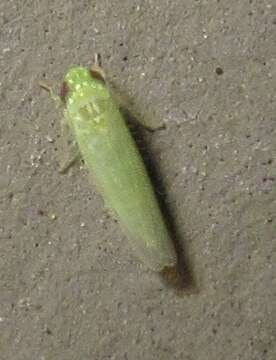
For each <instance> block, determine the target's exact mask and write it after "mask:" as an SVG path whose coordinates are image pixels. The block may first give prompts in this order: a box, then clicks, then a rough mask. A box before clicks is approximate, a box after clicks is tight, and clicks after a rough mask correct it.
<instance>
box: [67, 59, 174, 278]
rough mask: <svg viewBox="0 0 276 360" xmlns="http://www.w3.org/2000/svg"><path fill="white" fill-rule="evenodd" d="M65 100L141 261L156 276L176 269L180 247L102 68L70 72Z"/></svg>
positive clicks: (97, 178)
mask: <svg viewBox="0 0 276 360" xmlns="http://www.w3.org/2000/svg"><path fill="white" fill-rule="evenodd" d="M61 98H62V100H63V101H64V104H65V109H64V117H65V121H66V123H67V124H68V125H69V128H70V129H71V131H72V133H73V136H74V138H75V140H76V142H77V145H78V148H79V151H80V154H81V156H82V158H83V160H84V162H85V164H86V167H87V169H88V170H89V173H90V174H91V176H92V179H93V182H94V183H95V186H96V188H97V190H98V192H99V193H100V194H101V196H102V198H103V200H104V203H105V205H106V207H107V208H109V209H110V210H111V212H112V213H113V214H114V215H115V217H116V218H117V219H118V221H119V223H120V225H121V227H122V229H123V230H124V232H125V234H126V235H127V237H128V239H129V241H130V244H131V246H132V248H133V250H134V252H135V253H136V255H137V257H138V258H139V259H140V260H141V261H142V262H143V263H144V264H145V265H146V266H147V267H148V268H149V269H151V270H154V271H160V272H161V271H162V270H164V269H166V268H174V267H175V265H176V263H177V257H176V252H175V248H174V245H173V243H172V240H171V237H170V234H169V232H168V229H167V227H166V224H165V222H164V219H163V216H162V214H161V211H160V208H159V205H158V201H157V199H156V197H155V193H154V190H153V187H152V184H151V181H150V179H149V176H148V174H147V172H146V169H145V166H144V163H143V161H142V158H141V156H140V153H139V151H138V149H137V146H136V144H135V142H134V140H133V138H132V136H131V134H130V131H129V129H128V127H127V124H126V122H125V120H124V118H123V116H122V114H121V113H120V110H119V107H118V106H117V104H116V103H115V101H114V99H113V97H112V95H111V93H110V91H109V89H108V87H107V85H106V83H105V76H104V73H103V70H102V68H100V67H99V66H98V65H94V66H93V67H92V68H91V69H90V70H89V69H87V68H84V67H73V68H71V69H69V71H68V72H67V73H66V75H65V78H64V83H63V86H62V90H61Z"/></svg>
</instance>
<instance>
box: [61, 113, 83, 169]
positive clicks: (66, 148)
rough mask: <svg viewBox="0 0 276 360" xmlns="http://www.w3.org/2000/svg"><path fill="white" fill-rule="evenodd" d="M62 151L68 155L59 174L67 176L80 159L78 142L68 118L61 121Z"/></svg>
mask: <svg viewBox="0 0 276 360" xmlns="http://www.w3.org/2000/svg"><path fill="white" fill-rule="evenodd" d="M60 126H61V136H60V139H61V146H60V147H61V150H62V153H63V154H64V153H65V154H67V155H66V158H63V159H61V161H60V168H59V172H60V173H61V174H65V173H66V172H67V171H68V170H69V169H70V167H71V166H73V165H74V164H75V163H76V162H77V161H78V160H79V159H80V158H81V155H80V152H79V149H78V146H77V143H76V141H75V140H74V137H73V134H72V132H71V129H70V124H69V120H68V118H67V117H66V113H65V117H64V119H62V120H61V124H60Z"/></svg>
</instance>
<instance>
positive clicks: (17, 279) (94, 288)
mask: <svg viewBox="0 0 276 360" xmlns="http://www.w3.org/2000/svg"><path fill="white" fill-rule="evenodd" d="M0 26H1V28H0V29H1V33H0V37H1V42H0V68H1V72H0V82H1V105H0V109H1V110H0V111H1V127H0V201H1V202H0V219H1V222H0V237H1V241H0V350H1V351H0V359H1V360H25V359H28V360H32V359H35V360H38V359H39V360H48V359H49V360H52V359H58V360H63V359H64V360H67V359H77V360H90V359H93V360H94V359H99V360H107V359H110V360H111V359H113V360H115V359H116V360H117V359H119V360H121V359H123V360H126V359H128V360H140V359H143V360H152V359H158V360H163V359H164V360H167V359H169V360H170V359H181V360H182V359H185V360H203V359H204V360H205V359H211V360H213V359H224V360H274V359H275V358H276V345H275V344H276V341H275V337H276V321H275V308H276V300H275V285H276V281H275V261H276V259H275V247H276V239H275V233H276V232H275V222H276V219H275V210H276V209H275V208H276V206H275V198H276V197H275V195H276V191H275V183H276V180H275V179H276V170H275V150H276V149H275V147H276V145H275V114H276V106H275V105H276V98H275V94H276V86H275V75H276V47H275V31H276V6H275V2H274V1H273V0H265V1H255V0H250V1H238V0H228V1H226V0H225V1H224V0H220V1H218V0H217V1H214V0H210V1H204V0H198V1H195V0H186V1H183V0H174V1H170V0H159V1H153V0H152V1H150V0H147V1H146V0H145V1H142V0H140V1H130V0H128V1H127V0H123V1H117V0H116V1H108V0H102V1H84V0H81V1H78V2H76V1H74V2H73V1H65V0H60V1H50V0H44V1H37V0H32V1H31V0H26V1H19V0H14V1H7V0H4V1H2V2H1V5H0ZM95 51H97V52H100V53H101V55H102V59H103V65H104V67H105V69H107V72H108V77H109V79H110V80H111V82H112V84H113V85H114V86H115V87H116V89H117V92H118V93H120V94H123V96H124V97H127V99H128V100H127V107H128V109H129V110H130V111H131V112H132V113H134V114H136V115H137V114H139V118H141V119H143V120H147V121H149V120H150V121H152V123H161V122H165V123H166V129H165V130H162V131H156V132H154V133H145V134H144V136H143V143H144V146H145V149H146V151H145V152H146V157H147V154H148V156H150V157H151V163H153V164H154V166H155V168H156V173H157V174H158V178H160V179H162V186H161V187H162V191H161V197H162V199H163V201H164V202H165V203H166V207H167V209H168V212H169V213H170V216H171V218H172V219H174V228H175V232H176V233H177V237H178V241H179V242H180V244H181V246H182V248H183V249H184V252H185V258H186V260H187V261H188V262H189V269H190V270H189V271H190V273H192V274H193V277H194V280H195V283H196V291H195V292H194V293H193V294H190V295H186V296H184V297H178V296H177V295H176V294H175V292H174V291H173V290H171V289H168V288H167V287H166V286H165V285H164V284H163V283H161V282H160V279H159V278H158V277H156V275H155V274H153V273H151V272H148V271H146V269H145V268H144V267H143V266H142V265H141V264H139V263H138V262H137V261H136V260H135V259H134V257H133V254H132V252H131V251H130V249H129V247H128V246H127V241H126V239H125V237H124V236H123V235H122V233H121V231H120V229H119V227H118V225H117V224H116V223H115V222H114V221H113V219H112V218H110V217H109V216H108V214H107V213H106V211H105V210H104V208H103V204H102V201H101V199H100V198H99V196H98V195H97V194H96V192H95V189H94V188H93V187H92V186H90V184H89V182H88V178H87V173H86V171H85V169H83V168H82V167H81V169H80V166H76V167H74V168H72V169H70V171H69V173H68V174H66V175H60V174H59V173H58V171H57V170H58V162H59V155H58V153H59V152H60V151H59V150H58V149H60V147H59V145H58V143H59V135H60V127H59V117H60V116H61V113H60V112H59V111H58V110H57V109H56V108H55V106H54V105H53V102H52V100H51V99H50V98H49V96H47V93H45V92H43V91H42V90H41V89H40V88H39V86H38V83H39V81H40V80H42V79H46V81H47V82H48V83H52V84H54V85H55V89H57V88H58V86H59V83H60V82H61V80H62V78H63V76H64V73H65V72H66V70H67V69H68V67H69V66H70V65H73V64H82V65H87V64H89V63H91V59H92V56H93V53H94V52H95ZM273 229H274V231H273Z"/></svg>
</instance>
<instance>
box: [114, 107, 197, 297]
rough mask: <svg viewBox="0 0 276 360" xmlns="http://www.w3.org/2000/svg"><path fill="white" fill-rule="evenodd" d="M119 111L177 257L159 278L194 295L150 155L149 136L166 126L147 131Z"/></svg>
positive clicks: (182, 248)
mask: <svg viewBox="0 0 276 360" xmlns="http://www.w3.org/2000/svg"><path fill="white" fill-rule="evenodd" d="M120 111H121V113H122V115H123V117H124V119H125V120H126V122H127V124H128V126H129V129H130V132H131V134H132V136H133V138H134V140H135V142H136V144H137V146H138V149H139V151H140V153H141V156H142V158H143V160H144V163H145V166H146V169H147V171H148V173H149V176H150V178H151V181H152V183H153V187H154V190H155V194H156V197H157V200H158V202H159V206H160V208H161V212H162V213H163V215H164V219H165V222H166V224H167V226H168V230H169V232H170V234H171V236H172V241H173V243H174V247H175V250H176V254H177V260H178V261H177V266H176V267H174V268H165V269H164V270H163V271H162V272H161V274H160V275H161V278H162V280H163V281H164V282H165V284H166V285H168V286H170V287H173V288H174V289H176V290H180V291H181V292H185V293H186V292H188V293H195V292H197V286H196V281H195V277H194V273H193V269H192V264H191V262H190V261H189V259H188V257H187V252H185V245H183V241H182V238H183V234H180V233H179V231H178V230H177V224H176V222H175V220H174V217H173V215H172V214H173V209H172V206H171V205H170V204H169V203H168V202H167V201H166V190H165V185H164V182H163V181H162V176H161V171H160V169H159V167H158V163H157V161H156V160H155V159H154V155H153V154H152V152H151V151H149V137H148V134H149V132H151V133H154V132H156V131H163V130H165V129H166V126H161V127H158V128H157V129H156V130H154V129H151V128H147V127H144V126H142V125H141V124H140V123H139V121H138V120H137V118H136V117H135V116H133V114H132V113H131V112H130V111H129V110H128V109H127V108H126V107H125V106H121V107H120Z"/></svg>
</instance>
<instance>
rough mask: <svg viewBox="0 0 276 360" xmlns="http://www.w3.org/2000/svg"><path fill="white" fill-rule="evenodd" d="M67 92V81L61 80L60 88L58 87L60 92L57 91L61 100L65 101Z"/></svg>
mask: <svg viewBox="0 0 276 360" xmlns="http://www.w3.org/2000/svg"><path fill="white" fill-rule="evenodd" d="M68 93H69V87H68V85H67V83H66V82H65V81H63V83H62V85H61V88H60V92H59V96H60V98H61V100H62V101H64V102H65V101H66V97H67V95H68Z"/></svg>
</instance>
